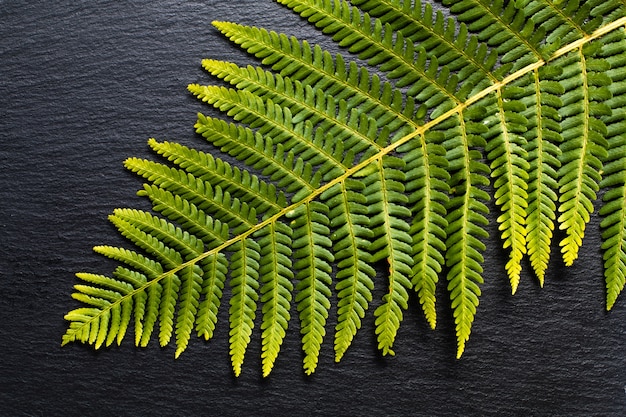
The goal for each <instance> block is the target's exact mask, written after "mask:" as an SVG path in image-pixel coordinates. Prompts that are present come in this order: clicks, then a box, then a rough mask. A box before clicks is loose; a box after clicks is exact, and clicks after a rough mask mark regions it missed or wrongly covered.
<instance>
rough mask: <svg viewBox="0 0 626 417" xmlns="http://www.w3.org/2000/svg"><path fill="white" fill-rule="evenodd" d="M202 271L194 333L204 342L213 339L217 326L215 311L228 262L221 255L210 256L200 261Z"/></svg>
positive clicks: (222, 287)
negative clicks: (200, 297)
mask: <svg viewBox="0 0 626 417" xmlns="http://www.w3.org/2000/svg"><path fill="white" fill-rule="evenodd" d="M202 269H203V270H204V271H205V273H204V279H203V281H202V301H201V302H200V305H199V306H198V314H197V317H196V332H198V335H199V336H201V337H204V340H209V339H211V338H212V337H213V332H214V331H215V325H216V324H217V311H218V309H219V307H220V304H221V300H222V294H223V291H224V284H225V282H226V273H227V272H228V261H227V260H226V256H224V254H223V253H217V254H213V255H210V256H208V257H206V258H205V259H203V260H202Z"/></svg>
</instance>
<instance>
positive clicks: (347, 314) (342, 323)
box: [321, 179, 376, 362]
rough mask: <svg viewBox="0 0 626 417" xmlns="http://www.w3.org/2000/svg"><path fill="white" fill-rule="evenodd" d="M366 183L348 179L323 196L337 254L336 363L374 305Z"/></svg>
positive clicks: (373, 273)
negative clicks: (372, 302)
mask: <svg viewBox="0 0 626 417" xmlns="http://www.w3.org/2000/svg"><path fill="white" fill-rule="evenodd" d="M364 188H365V186H364V185H363V183H361V182H358V181H354V180H351V179H347V180H346V181H344V182H341V183H339V184H337V185H335V186H333V187H331V188H329V189H328V190H327V191H326V192H324V193H323V194H322V195H321V199H322V200H323V201H324V202H325V203H326V204H328V206H329V207H330V211H329V218H330V226H331V227H332V228H333V233H332V234H331V239H332V241H333V250H334V252H335V262H336V263H337V268H338V271H337V273H336V279H337V285H336V286H335V289H336V291H337V298H338V301H337V316H338V317H337V326H336V328H335V329H336V333H335V360H336V361H337V362H339V361H340V360H341V358H342V357H343V355H344V354H345V352H346V350H347V349H348V347H349V346H350V344H351V343H352V339H353V338H354V336H355V335H356V332H357V330H358V329H359V328H360V327H361V320H362V319H363V318H364V317H365V311H366V310H367V309H368V307H369V303H370V302H371V301H372V290H373V289H374V281H373V278H374V275H375V273H376V272H375V270H374V268H372V267H371V266H370V265H369V262H370V261H371V257H370V254H369V253H368V247H369V242H371V238H372V232H371V230H370V229H369V228H368V227H369V219H368V217H367V213H368V211H367V207H366V204H367V199H366V197H365V196H364V195H363V194H362V193H363V191H364Z"/></svg>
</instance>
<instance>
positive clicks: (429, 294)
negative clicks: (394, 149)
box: [399, 132, 450, 329]
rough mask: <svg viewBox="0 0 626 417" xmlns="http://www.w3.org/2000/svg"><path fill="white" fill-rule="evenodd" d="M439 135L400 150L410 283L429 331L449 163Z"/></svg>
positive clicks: (441, 253) (432, 322) (440, 263)
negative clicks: (410, 259)
mask: <svg viewBox="0 0 626 417" xmlns="http://www.w3.org/2000/svg"><path fill="white" fill-rule="evenodd" d="M443 138H444V136H443V135H442V134H441V132H428V133H427V134H423V135H420V136H418V138H415V139H413V140H411V141H409V142H407V144H406V145H404V146H402V147H400V148H399V150H400V151H402V152H403V158H404V160H405V163H406V171H407V181H406V182H407V187H406V188H407V189H406V191H407V193H409V204H410V206H411V207H412V208H411V213H412V214H413V216H414V217H413V222H412V223H411V228H410V229H409V234H410V235H411V236H412V245H413V247H412V252H413V269H412V271H411V277H412V278H411V283H412V285H413V287H414V289H415V291H416V292H417V294H418V296H419V300H420V304H421V305H422V309H423V310H424V314H425V316H426V320H427V321H428V323H429V324H430V327H431V328H433V329H434V328H435V326H436V322H437V313H436V309H435V303H436V296H435V291H436V286H437V282H438V281H439V274H440V273H441V272H442V271H443V266H444V265H445V259H444V256H445V252H446V246H445V240H446V228H447V225H448V224H447V221H446V219H445V217H446V208H445V206H446V204H447V203H448V194H447V193H448V191H449V187H448V181H449V180H450V175H449V174H448V172H447V168H448V161H447V159H446V158H445V153H446V150H445V149H444V148H443V146H441V144H440V143H441V141H442V140H443Z"/></svg>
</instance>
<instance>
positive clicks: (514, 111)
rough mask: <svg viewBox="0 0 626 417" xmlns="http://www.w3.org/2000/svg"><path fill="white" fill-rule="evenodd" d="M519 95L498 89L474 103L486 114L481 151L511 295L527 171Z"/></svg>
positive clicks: (521, 250)
mask: <svg viewBox="0 0 626 417" xmlns="http://www.w3.org/2000/svg"><path fill="white" fill-rule="evenodd" d="M519 94H520V91H519V90H518V89H517V88H503V89H498V90H496V91H495V97H493V98H492V97H489V98H486V99H485V100H484V101H483V102H479V103H478V104H479V105H482V106H484V108H485V112H486V113H487V114H486V117H485V118H484V122H483V123H485V124H486V125H487V126H488V131H487V132H485V133H484V134H483V137H484V138H485V140H486V142H487V143H486V147H485V151H486V152H487V159H488V160H489V161H490V162H491V166H490V168H491V176H492V177H493V178H494V183H493V186H494V188H495V194H494V198H495V202H496V205H498V206H501V210H502V214H501V215H500V216H499V217H498V219H497V221H498V223H500V226H499V229H500V230H501V231H502V240H503V247H504V248H505V249H507V248H510V257H509V261H508V262H507V264H506V270H507V273H508V276H509V280H510V282H511V289H512V292H513V294H515V292H516V291H517V286H518V284H519V280H520V273H521V270H522V266H521V261H522V258H523V256H524V254H525V253H526V207H527V199H528V195H527V193H526V190H527V188H528V185H527V183H528V170H529V168H530V167H529V164H528V161H527V154H526V149H525V148H526V139H525V138H524V136H523V134H524V132H526V129H527V128H526V125H527V124H528V120H527V119H526V117H525V116H524V115H523V113H524V111H525V110H526V106H525V105H524V103H523V102H522V101H520V100H519V98H518V95H519ZM489 101H492V103H489Z"/></svg>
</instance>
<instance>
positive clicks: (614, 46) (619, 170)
mask: <svg viewBox="0 0 626 417" xmlns="http://www.w3.org/2000/svg"><path fill="white" fill-rule="evenodd" d="M625 35H626V34H625V33H624V31H623V30H619V31H615V32H614V33H612V34H611V35H610V38H609V39H608V40H607V42H606V43H605V45H604V47H603V50H602V51H601V52H600V53H601V55H602V56H603V57H605V59H606V60H607V62H608V63H609V64H610V65H611V70H610V71H608V75H609V77H611V80H612V84H611V92H612V94H613V97H612V98H611V99H610V100H607V101H606V102H605V103H606V104H607V105H608V106H609V107H611V109H612V115H611V117H606V118H604V122H605V123H606V126H607V136H606V137H607V141H608V149H607V151H608V152H607V153H608V156H607V158H606V160H605V161H604V173H603V175H604V178H603V180H602V182H601V183H600V186H601V187H602V188H604V189H606V192H605V194H604V197H603V200H604V205H603V206H602V208H601V209H600V215H602V216H603V217H604V219H603V220H602V223H601V227H602V229H603V232H602V238H603V240H604V242H603V244H602V249H604V269H605V274H604V275H605V280H606V295H607V297H606V309H607V310H610V309H611V308H613V306H614V305H615V302H616V301H617V298H618V296H619V294H620V293H621V292H622V291H623V289H624V285H625V284H626V240H625V239H626V161H625V160H624V156H623V155H624V152H625V151H626V149H625V148H624V131H625V129H626V111H625V110H624V109H625V107H624V106H625V105H626V79H625V78H624V74H625V73H624V65H626V45H625V44H624V40H625V39H626V36H625Z"/></svg>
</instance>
